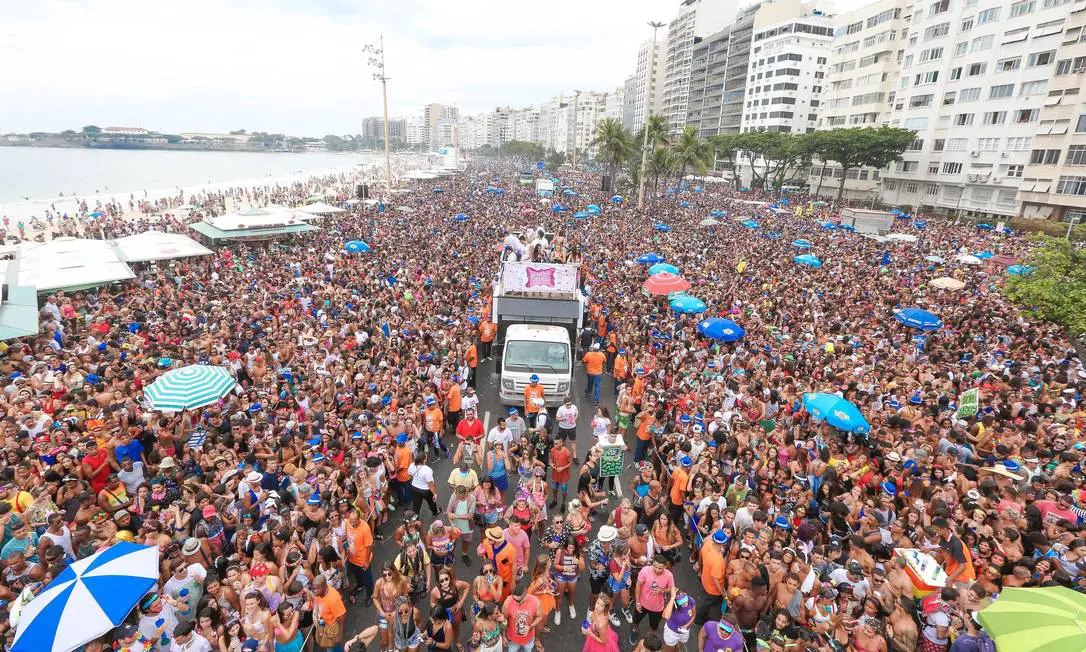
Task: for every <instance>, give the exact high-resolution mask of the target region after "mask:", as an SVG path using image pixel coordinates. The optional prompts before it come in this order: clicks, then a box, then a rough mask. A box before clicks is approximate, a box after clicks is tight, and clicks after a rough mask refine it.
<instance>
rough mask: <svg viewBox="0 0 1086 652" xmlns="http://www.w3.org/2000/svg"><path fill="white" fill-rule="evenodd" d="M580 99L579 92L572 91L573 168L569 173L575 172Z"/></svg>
mask: <svg viewBox="0 0 1086 652" xmlns="http://www.w3.org/2000/svg"><path fill="white" fill-rule="evenodd" d="M580 99H581V91H573V168H572V169H571V170H570V172H574V173H576V172H577V101H578V100H580Z"/></svg>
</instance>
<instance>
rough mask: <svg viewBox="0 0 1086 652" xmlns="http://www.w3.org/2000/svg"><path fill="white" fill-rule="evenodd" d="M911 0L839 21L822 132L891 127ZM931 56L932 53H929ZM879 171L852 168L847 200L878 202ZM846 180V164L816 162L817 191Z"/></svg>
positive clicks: (813, 182)
mask: <svg viewBox="0 0 1086 652" xmlns="http://www.w3.org/2000/svg"><path fill="white" fill-rule="evenodd" d="M911 11H912V0H882V1H880V2H875V3H873V4H869V5H867V6H864V7H861V8H859V9H856V10H854V11H850V12H847V13H844V14H839V15H837V16H835V17H834V38H833V43H832V44H831V48H830V59H829V66H828V68H827V69H826V78H825V79H824V80H823V84H822V95H821V98H820V100H819V106H818V110H817V111H816V112H815V113H817V114H818V129H819V130H823V129H837V128H841V127H865V126H868V127H878V126H883V125H889V124H890V121H891V114H892V112H893V106H894V96H895V93H896V91H897V84H898V75H899V72H900V66H901V61H902V58H903V57H904V48H905V43H906V38H905V35H907V31H906V29H905V28H906V26H907V25H908V23H909V22H910V21H911ZM929 54H930V53H929ZM880 174H881V172H880V171H879V170H876V169H873V168H857V169H854V170H849V171H848V173H847V178H846V179H845V189H844V196H845V197H847V198H850V199H871V200H874V199H875V198H876V197H877V196H878V194H879V191H880V190H881V182H880ZM840 182H841V166H839V165H837V164H836V163H834V162H833V161H827V162H821V161H815V163H814V164H813V165H812V166H811V175H810V179H809V183H810V187H811V189H812V190H815V189H820V191H821V192H825V193H827V194H829V190H830V189H832V190H834V191H836V189H837V187H838V186H839V184H840Z"/></svg>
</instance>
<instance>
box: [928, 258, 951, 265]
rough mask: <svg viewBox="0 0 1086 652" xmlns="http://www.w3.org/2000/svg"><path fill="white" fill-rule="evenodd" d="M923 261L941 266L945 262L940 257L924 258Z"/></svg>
mask: <svg viewBox="0 0 1086 652" xmlns="http://www.w3.org/2000/svg"><path fill="white" fill-rule="evenodd" d="M924 260H926V261H928V262H929V263H935V264H936V265H942V264H943V263H945V262H946V261H945V260H943V259H942V257H940V256H924Z"/></svg>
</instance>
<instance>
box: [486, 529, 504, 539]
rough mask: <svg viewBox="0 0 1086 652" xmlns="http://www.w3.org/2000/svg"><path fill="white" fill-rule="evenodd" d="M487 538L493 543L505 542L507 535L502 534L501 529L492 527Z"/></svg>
mask: <svg viewBox="0 0 1086 652" xmlns="http://www.w3.org/2000/svg"><path fill="white" fill-rule="evenodd" d="M486 538H488V539H490V540H491V541H504V540H505V533H504V532H502V529H501V528H500V527H491V528H487V529H486Z"/></svg>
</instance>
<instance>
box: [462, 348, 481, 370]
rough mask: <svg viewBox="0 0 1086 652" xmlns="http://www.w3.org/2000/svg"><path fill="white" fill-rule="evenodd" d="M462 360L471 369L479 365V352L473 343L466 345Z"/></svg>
mask: <svg viewBox="0 0 1086 652" xmlns="http://www.w3.org/2000/svg"><path fill="white" fill-rule="evenodd" d="M464 362H466V363H468V366H469V367H471V368H472V369H474V368H475V367H478V366H479V352H478V350H476V348H475V345H474V344H472V345H470V346H468V350H467V351H465V352H464Z"/></svg>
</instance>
